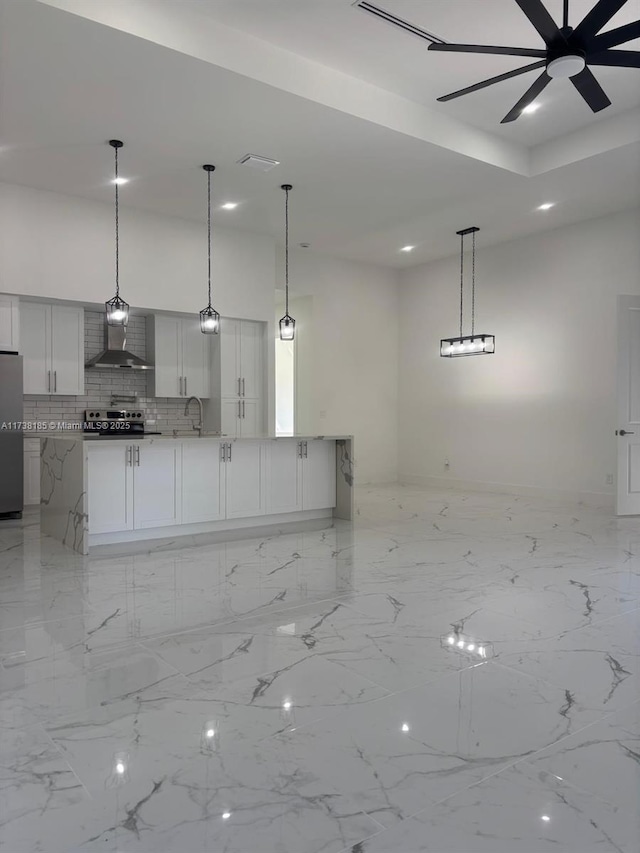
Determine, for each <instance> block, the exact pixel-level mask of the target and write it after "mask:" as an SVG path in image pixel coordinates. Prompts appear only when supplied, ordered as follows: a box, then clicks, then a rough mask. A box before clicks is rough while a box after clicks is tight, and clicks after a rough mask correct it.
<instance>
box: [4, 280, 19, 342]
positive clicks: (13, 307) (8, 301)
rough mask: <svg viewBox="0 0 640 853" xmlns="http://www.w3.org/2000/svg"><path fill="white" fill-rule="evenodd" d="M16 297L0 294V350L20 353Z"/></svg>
mask: <svg viewBox="0 0 640 853" xmlns="http://www.w3.org/2000/svg"><path fill="white" fill-rule="evenodd" d="M18 307H19V306H18V297H17V296H7V295H6V294H5V293H0V350H6V351H7V352H19V351H20V317H19V313H18Z"/></svg>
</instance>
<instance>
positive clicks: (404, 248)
mask: <svg viewBox="0 0 640 853" xmlns="http://www.w3.org/2000/svg"><path fill="white" fill-rule="evenodd" d="M414 249H415V246H403V247H402V248H401V249H400V251H401V252H413V250H414Z"/></svg>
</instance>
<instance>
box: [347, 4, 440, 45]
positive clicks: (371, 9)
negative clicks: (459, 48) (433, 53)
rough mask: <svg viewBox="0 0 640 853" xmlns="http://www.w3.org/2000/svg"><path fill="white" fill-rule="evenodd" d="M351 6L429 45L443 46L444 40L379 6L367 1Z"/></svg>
mask: <svg viewBox="0 0 640 853" xmlns="http://www.w3.org/2000/svg"><path fill="white" fill-rule="evenodd" d="M352 5H353V6H355V7H356V8H357V9H362V11H363V12H368V13H369V14H370V15H375V17H376V18H379V19H380V20H381V21H386V22H387V24H391V25H392V26H394V27H398V28H399V29H401V30H404V31H405V32H407V33H411V35H414V36H417V37H418V38H421V39H423V40H424V41H428V42H429V43H430V44H433V43H434V42H435V43H437V44H445V41H444V39H441V38H440V36H435V35H434V34H433V33H429V32H427V31H426V30H423V29H422V27H419V26H417V24H412V23H411V21H405V20H404V18H399V17H398V16H397V15H394V14H393V13H392V12H388V11H387V10H386V9H383V8H382V7H381V6H376V5H375V4H374V3H368V2H367V0H355V3H352Z"/></svg>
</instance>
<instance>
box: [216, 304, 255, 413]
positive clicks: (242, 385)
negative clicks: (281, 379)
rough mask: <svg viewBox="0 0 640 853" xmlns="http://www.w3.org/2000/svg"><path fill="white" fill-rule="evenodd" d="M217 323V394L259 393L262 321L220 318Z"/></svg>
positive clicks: (249, 396)
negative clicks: (218, 367)
mask: <svg viewBox="0 0 640 853" xmlns="http://www.w3.org/2000/svg"><path fill="white" fill-rule="evenodd" d="M220 327H221V328H220V396H221V397H244V398H249V399H258V398H260V397H262V386H263V382H262V372H263V367H264V328H263V327H264V324H263V323H257V322H253V321H252V320H227V319H226V318H223V319H222V320H221V323H220Z"/></svg>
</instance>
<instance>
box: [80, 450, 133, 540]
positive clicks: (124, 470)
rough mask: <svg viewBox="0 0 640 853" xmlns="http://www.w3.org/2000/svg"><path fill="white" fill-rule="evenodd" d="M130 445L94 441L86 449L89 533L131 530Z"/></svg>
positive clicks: (131, 474)
mask: <svg viewBox="0 0 640 853" xmlns="http://www.w3.org/2000/svg"><path fill="white" fill-rule="evenodd" d="M131 453H132V450H131V445H130V444H125V443H124V442H122V441H110V442H107V443H105V444H100V445H98V444H95V445H92V446H91V447H90V448H89V453H88V484H87V490H88V504H89V533H90V534H91V533H118V532H119V531H122V530H133V467H132V465H131Z"/></svg>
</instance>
